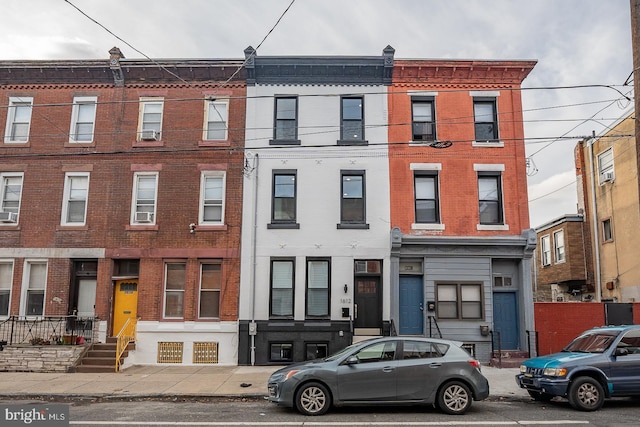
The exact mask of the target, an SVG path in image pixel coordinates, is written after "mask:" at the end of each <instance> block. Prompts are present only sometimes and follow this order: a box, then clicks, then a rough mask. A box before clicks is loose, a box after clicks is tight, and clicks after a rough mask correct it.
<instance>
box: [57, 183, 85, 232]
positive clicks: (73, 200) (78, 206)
mask: <svg viewBox="0 0 640 427" xmlns="http://www.w3.org/2000/svg"><path fill="white" fill-rule="evenodd" d="M88 192H89V174H88V173H67V175H66V176H65V181H64V198H63V200H62V225H84V224H85V222H86V215H87V195H88Z"/></svg>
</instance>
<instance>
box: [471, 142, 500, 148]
mask: <svg viewBox="0 0 640 427" xmlns="http://www.w3.org/2000/svg"><path fill="white" fill-rule="evenodd" d="M471 146H472V147H485V148H486V147H504V142H503V141H472V142H471Z"/></svg>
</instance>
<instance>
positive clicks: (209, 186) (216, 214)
mask: <svg viewBox="0 0 640 427" xmlns="http://www.w3.org/2000/svg"><path fill="white" fill-rule="evenodd" d="M225 179H226V173H225V172H223V171H203V172H202V175H201V181H200V224H201V225H219V224H223V223H224V197H225Z"/></svg>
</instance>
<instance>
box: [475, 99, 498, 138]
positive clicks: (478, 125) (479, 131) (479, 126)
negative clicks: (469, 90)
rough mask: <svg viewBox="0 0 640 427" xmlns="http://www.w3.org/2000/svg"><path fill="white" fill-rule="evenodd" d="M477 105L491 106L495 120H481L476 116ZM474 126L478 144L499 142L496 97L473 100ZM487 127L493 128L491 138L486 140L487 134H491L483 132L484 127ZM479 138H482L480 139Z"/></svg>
mask: <svg viewBox="0 0 640 427" xmlns="http://www.w3.org/2000/svg"><path fill="white" fill-rule="evenodd" d="M476 105H491V108H492V110H493V111H492V113H493V120H492V121H486V120H479V119H478V116H477V114H476ZM473 125H474V135H475V136H474V138H475V141H476V142H499V141H500V132H499V131H498V102H497V99H496V98H494V97H474V98H473ZM487 125H490V126H492V129H491V132H490V133H491V138H484V136H485V134H487V133H489V132H487V131H485V130H483V127H486V126H487ZM479 136H482V138H480V137H479Z"/></svg>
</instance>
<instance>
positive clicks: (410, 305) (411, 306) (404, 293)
mask: <svg viewBox="0 0 640 427" xmlns="http://www.w3.org/2000/svg"><path fill="white" fill-rule="evenodd" d="M423 293H424V292H423V287H422V276H400V301H399V303H400V317H399V321H400V329H399V333H400V335H422V331H423V324H424V317H423V314H424V297H423Z"/></svg>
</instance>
